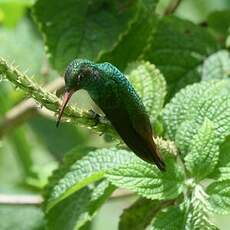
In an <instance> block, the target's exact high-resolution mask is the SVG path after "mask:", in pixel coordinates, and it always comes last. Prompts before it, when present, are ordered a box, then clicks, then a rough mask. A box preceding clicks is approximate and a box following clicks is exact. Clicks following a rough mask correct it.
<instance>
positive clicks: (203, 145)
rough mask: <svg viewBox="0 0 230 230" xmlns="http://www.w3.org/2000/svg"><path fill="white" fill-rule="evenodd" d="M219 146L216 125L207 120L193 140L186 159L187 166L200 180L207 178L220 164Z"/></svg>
mask: <svg viewBox="0 0 230 230" xmlns="http://www.w3.org/2000/svg"><path fill="white" fill-rule="evenodd" d="M218 156H219V146H218V144H217V142H216V134H215V129H214V124H213V123H212V122H211V121H210V120H208V119H206V120H205V121H204V123H203V125H202V126H201V128H200V129H199V131H198V134H197V135H195V136H194V137H193V139H192V140H191V146H190V151H189V152H188V154H187V155H186V157H185V166H186V168H187V169H188V171H189V172H190V173H191V175H192V176H193V177H195V178H197V179H199V180H201V179H203V178H205V177H207V176H208V175H209V174H210V173H211V172H212V171H213V170H214V168H215V166H216V164H217V163H218Z"/></svg>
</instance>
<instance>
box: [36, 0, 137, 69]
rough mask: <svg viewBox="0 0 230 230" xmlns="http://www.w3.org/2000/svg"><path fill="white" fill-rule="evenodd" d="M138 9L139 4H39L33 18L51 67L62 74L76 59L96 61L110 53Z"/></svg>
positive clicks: (70, 0) (85, 0) (121, 0)
mask: <svg viewBox="0 0 230 230" xmlns="http://www.w3.org/2000/svg"><path fill="white" fill-rule="evenodd" d="M138 8H139V1H138V0H135V1H132V2H130V1H129V0H118V1H117V0H111V1H105V0H97V1H90V0H78V1H76V0H66V1H58V2H57V1H56V0H51V1H49V4H47V1H46V0H38V1H37V2H36V4H35V5H34V16H35V18H36V21H37V23H38V25H39V26H40V28H41V30H42V32H43V34H44V37H45V42H46V46H47V48H48V53H49V56H50V61H51V63H52V64H53V66H54V67H55V68H56V69H57V70H59V71H63V70H64V68H65V67H66V65H67V64H68V63H69V62H70V61H72V60H73V59H74V58H79V57H81V58H88V59H93V60H96V59H97V58H98V55H99V53H100V52H102V51H107V50H110V49H111V46H113V45H114V44H115V43H116V42H117V40H118V38H119V36H121V34H123V33H124V32H125V31H126V30H127V29H128V28H129V27H130V26H131V25H132V23H133V21H134V20H135V15H136V11H138ZM57 12H58V13H57Z"/></svg>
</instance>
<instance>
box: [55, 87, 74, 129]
mask: <svg viewBox="0 0 230 230" xmlns="http://www.w3.org/2000/svg"><path fill="white" fill-rule="evenodd" d="M73 93H74V91H66V92H65V94H64V98H63V102H62V106H61V107H60V110H59V114H58V119H57V123H56V127H58V126H59V124H60V121H61V117H62V114H63V112H64V110H65V107H66V105H67V104H68V102H69V100H70V98H71V96H72V95H73Z"/></svg>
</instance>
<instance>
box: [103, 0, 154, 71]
mask: <svg viewBox="0 0 230 230" xmlns="http://www.w3.org/2000/svg"><path fill="white" fill-rule="evenodd" d="M157 3H158V0H151V1H148V0H147V1H146V0H144V1H140V7H139V9H138V10H137V12H136V16H135V19H134V21H133V23H132V24H131V25H130V27H129V29H128V30H127V31H126V32H125V33H123V34H122V36H120V37H119V40H118V41H117V43H115V45H114V46H113V47H112V49H111V50H110V51H108V52H103V53H101V56H100V57H99V60H100V61H107V62H110V63H112V64H114V65H115V66H117V67H118V68H120V69H121V70H124V69H125V67H126V66H127V64H128V63H129V62H133V61H136V60H137V58H138V57H139V56H140V55H141V54H142V53H143V50H144V49H145V48H146V44H149V43H150V42H151V39H152V34H153V32H154V30H155V28H156V25H157V21H158V18H157V16H156V15H154V11H155V8H156V4H157ZM137 31H138V32H137Z"/></svg>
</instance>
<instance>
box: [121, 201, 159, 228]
mask: <svg viewBox="0 0 230 230" xmlns="http://www.w3.org/2000/svg"><path fill="white" fill-rule="evenodd" d="M160 208H161V202H159V201H157V200H153V201H152V200H148V199H145V198H139V199H138V200H137V201H135V202H134V203H133V204H132V205H131V206H130V207H128V208H127V209H125V210H124V211H123V213H122V215H121V216H120V222H119V230H127V229H132V230H143V229H145V228H146V227H147V226H148V225H149V224H150V223H151V220H152V219H153V217H154V216H155V214H156V213H157V212H158V211H159V209H160Z"/></svg>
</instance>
